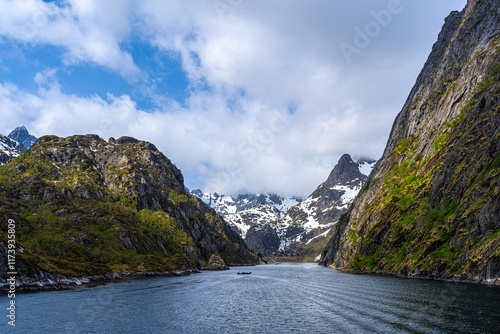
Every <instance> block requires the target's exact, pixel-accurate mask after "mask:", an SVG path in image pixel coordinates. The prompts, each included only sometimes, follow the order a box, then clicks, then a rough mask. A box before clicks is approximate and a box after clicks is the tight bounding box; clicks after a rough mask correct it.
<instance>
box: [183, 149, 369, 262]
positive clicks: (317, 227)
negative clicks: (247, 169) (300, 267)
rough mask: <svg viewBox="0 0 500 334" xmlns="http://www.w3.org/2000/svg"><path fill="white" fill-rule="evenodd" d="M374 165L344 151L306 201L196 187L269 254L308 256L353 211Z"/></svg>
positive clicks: (196, 192) (249, 241) (251, 244)
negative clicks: (327, 175)
mask: <svg viewBox="0 0 500 334" xmlns="http://www.w3.org/2000/svg"><path fill="white" fill-rule="evenodd" d="M374 165H375V161H373V160H369V159H359V160H357V161H353V160H352V158H351V157H350V156H349V155H348V154H345V155H343V156H342V157H341V158H340V160H339V162H338V163H337V165H336V166H335V168H334V169H333V170H332V172H331V173H330V175H329V177H328V179H327V180H326V181H325V182H324V183H322V184H321V185H320V186H319V187H318V188H317V189H316V190H315V191H314V192H313V193H312V194H311V195H310V196H309V197H308V198H306V199H305V200H304V201H301V199H300V198H298V197H288V198H283V197H280V196H278V195H239V196H238V197H232V196H227V195H218V194H217V193H214V194H210V193H203V192H202V191H201V190H194V191H192V192H191V193H192V194H194V195H196V196H198V197H200V198H201V199H202V200H203V201H204V202H205V203H207V204H208V205H210V206H211V207H212V208H214V209H215V210H216V211H217V213H220V214H221V215H223V216H224V219H225V220H226V221H227V222H228V223H229V224H230V225H231V226H232V227H233V229H234V230H236V231H237V232H238V233H239V234H240V235H241V236H242V237H243V238H244V239H245V241H246V243H247V245H248V247H249V248H251V249H254V250H256V251H259V252H260V253H261V254H262V255H264V256H268V255H272V254H279V255H284V256H304V255H305V254H306V253H308V252H315V251H316V250H315V247H314V246H315V244H318V243H321V242H322V241H325V240H326V239H327V238H328V236H329V233H330V230H331V227H332V226H333V225H334V224H336V223H337V222H338V220H339V218H340V215H341V214H343V213H344V212H346V211H347V209H348V208H349V205H350V204H351V203H352V201H353V200H354V198H355V197H356V195H357V194H358V192H359V190H360V189H361V187H362V186H363V184H364V182H365V181H366V179H367V176H368V175H369V174H370V172H371V169H372V168H373V166H374ZM319 252H320V250H318V254H319ZM316 255H317V254H315V255H314V257H316ZM314 257H313V258H314Z"/></svg>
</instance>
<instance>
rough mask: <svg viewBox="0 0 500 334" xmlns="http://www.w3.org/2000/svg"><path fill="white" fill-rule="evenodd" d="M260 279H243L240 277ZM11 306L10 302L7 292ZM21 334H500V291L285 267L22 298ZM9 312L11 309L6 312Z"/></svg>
mask: <svg viewBox="0 0 500 334" xmlns="http://www.w3.org/2000/svg"><path fill="white" fill-rule="evenodd" d="M239 270H240V271H251V272H252V274H251V275H237V271H239ZM1 298H2V303H1V304H2V305H7V303H6V302H7V298H6V296H4V295H2V296H1ZM16 306H17V319H16V328H15V330H13V328H10V326H7V324H6V323H7V321H6V320H5V316H4V323H3V324H2V326H1V327H0V328H2V330H0V332H2V333H8V332H16V333H499V332H500V288H498V287H488V286H484V285H474V284H461V283H450V282H439V281H430V280H417V279H403V278H394V277H380V276H366V275H352V274H345V273H341V272H338V271H334V270H332V269H328V268H324V267H321V266H318V265H316V264H293V263H289V264H288V263H281V264H279V265H266V266H257V267H242V268H233V269H232V270H228V271H222V272H204V273H202V274H196V275H191V276H187V277H167V278H150V279H141V280H133V281H127V282H122V283H112V284H107V285H104V286H99V287H95V288H88V289H77V290H68V291H46V292H36V293H23V294H18V296H17V297H16ZM2 309H4V312H5V308H3V307H2Z"/></svg>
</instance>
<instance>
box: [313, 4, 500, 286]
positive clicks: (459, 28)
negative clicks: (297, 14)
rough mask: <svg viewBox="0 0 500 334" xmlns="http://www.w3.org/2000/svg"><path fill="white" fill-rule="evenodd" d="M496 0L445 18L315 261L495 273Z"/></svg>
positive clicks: (499, 88)
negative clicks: (373, 160)
mask: <svg viewBox="0 0 500 334" xmlns="http://www.w3.org/2000/svg"><path fill="white" fill-rule="evenodd" d="M499 61H500V3H499V2H498V1H486V0H485V1H478V0H470V1H469V2H468V4H467V6H466V8H465V9H464V10H463V11H462V12H453V13H452V14H451V15H450V16H449V17H448V18H447V19H446V21H445V25H444V27H443V30H442V31H441V33H440V34H439V38H438V41H437V42H436V43H435V45H434V46H433V49H432V53H431V55H430V56H429V59H428V60H427V62H426V64H425V66H424V68H423V70H422V72H421V73H420V75H419V77H418V79H417V81H416V84H415V86H414V88H413V89H412V91H411V93H410V95H409V97H408V100H407V102H406V103H405V105H404V107H403V109H402V111H401V112H400V114H399V115H398V116H397V118H396V120H395V122H394V125H393V128H392V131H391V134H390V138H389V140H388V143H387V147H386V149H385V151H384V154H383V156H382V158H381V159H380V160H379V162H378V163H377V165H376V166H375V168H374V170H373V171H372V173H371V175H370V177H369V179H368V181H367V183H366V185H365V186H364V188H363V190H362V191H361V193H360V196H359V197H358V198H357V199H356V200H355V201H354V203H353V205H352V206H351V208H350V210H349V211H348V213H347V215H345V216H343V217H342V218H341V220H340V222H339V224H337V225H336V226H335V228H334V234H333V237H332V239H331V241H330V243H329V244H328V246H327V247H326V248H325V250H324V251H323V253H322V257H321V260H320V263H321V264H325V265H331V264H333V266H334V267H336V268H348V269H354V270H364V271H373V272H391V273H395V274H401V275H407V276H422V277H440V278H448V279H464V280H465V279H467V280H475V281H486V282H497V283H498V282H499V278H500V95H499V93H500V84H499V83H498V79H499V77H500V62H499Z"/></svg>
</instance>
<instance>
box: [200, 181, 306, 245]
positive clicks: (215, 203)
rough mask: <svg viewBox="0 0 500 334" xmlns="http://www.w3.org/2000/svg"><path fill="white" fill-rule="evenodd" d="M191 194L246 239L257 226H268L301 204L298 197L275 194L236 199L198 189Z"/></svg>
mask: <svg viewBox="0 0 500 334" xmlns="http://www.w3.org/2000/svg"><path fill="white" fill-rule="evenodd" d="M191 194H193V195H195V196H197V197H199V198H200V199H201V200H203V202H205V203H206V204H208V205H209V206H210V207H212V208H213V209H214V210H215V211H216V212H217V213H218V214H220V215H222V216H223V217H224V219H225V220H226V221H227V222H228V223H229V224H230V225H231V226H232V227H233V229H234V230H235V231H237V232H238V233H239V234H240V235H241V236H242V237H243V238H245V236H246V233H247V231H248V230H249V229H250V228H251V227H252V226H255V225H262V224H267V223H269V222H271V221H274V220H277V219H279V218H280V217H282V216H284V215H285V214H286V213H287V211H288V209H289V208H291V207H292V206H294V205H296V204H297V203H300V202H301V201H302V198H300V197H298V196H289V197H283V196H279V195H275V194H241V195H238V196H236V197H233V196H230V195H219V194H217V193H213V194H211V193H203V192H202V191H201V190H199V189H196V190H193V191H191Z"/></svg>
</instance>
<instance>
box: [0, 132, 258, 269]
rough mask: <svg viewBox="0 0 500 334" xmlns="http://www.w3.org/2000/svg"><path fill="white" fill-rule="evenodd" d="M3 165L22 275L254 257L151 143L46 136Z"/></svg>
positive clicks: (4, 204)
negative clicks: (194, 194) (187, 188)
mask: <svg viewBox="0 0 500 334" xmlns="http://www.w3.org/2000/svg"><path fill="white" fill-rule="evenodd" d="M0 174H1V175H2V179H1V181H0V204H1V205H0V214H1V215H2V217H5V218H12V219H14V220H16V222H17V223H18V226H19V229H18V230H16V233H17V235H18V236H17V237H16V240H17V241H18V243H19V245H20V246H21V247H22V248H23V249H24V251H23V253H21V254H19V266H21V267H22V268H23V270H20V271H21V272H22V273H24V274H25V275H26V277H31V275H34V273H35V272H38V271H42V272H45V273H50V274H52V275H56V274H57V275H61V276H65V277H81V276H82V274H85V275H87V276H93V275H103V274H109V273H113V272H122V271H125V272H131V273H138V272H170V271H173V270H174V271H175V270H183V271H186V270H196V268H201V267H202V266H203V265H202V263H203V264H206V263H208V261H209V260H210V258H211V256H212V254H219V255H220V256H221V257H222V259H223V260H224V261H225V263H228V264H258V263H259V258H258V256H257V254H256V253H254V252H252V251H250V250H249V249H248V247H247V246H246V244H245V242H244V241H243V240H242V238H241V237H240V236H239V235H238V234H237V233H236V232H234V231H233V230H232V229H231V227H230V226H229V225H228V224H226V222H225V221H224V220H223V218H222V217H220V216H219V215H217V214H216V213H215V211H214V210H213V209H211V208H210V207H208V206H207V205H206V204H205V203H203V201H201V200H200V199H198V198H196V197H195V196H192V195H190V194H189V193H188V192H187V191H186V190H185V187H184V183H183V182H184V180H183V176H182V174H181V172H180V171H179V169H177V168H176V167H175V166H174V165H173V164H172V163H171V162H170V160H169V159H168V158H167V157H165V156H164V155H163V154H162V153H161V152H159V151H158V150H157V149H156V147H155V146H154V145H152V144H151V143H148V142H143V141H139V140H136V139H134V138H130V137H122V138H120V139H118V140H113V141H109V142H106V141H104V140H102V139H101V138H99V137H98V136H96V135H86V136H73V137H68V138H59V137H55V136H45V137H42V138H40V139H39V140H38V141H37V142H36V144H35V145H34V146H33V147H32V148H31V149H29V150H27V151H25V152H23V153H22V154H21V156H20V157H19V158H17V159H15V160H14V161H11V162H10V163H8V164H6V165H4V166H2V167H0ZM24 203H30V205H29V206H26V205H25V204H24ZM4 228H5V227H2V229H4ZM4 232H5V231H4ZM5 236H6V233H3V234H2V237H3V238H5ZM0 241H1V240H0Z"/></svg>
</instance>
